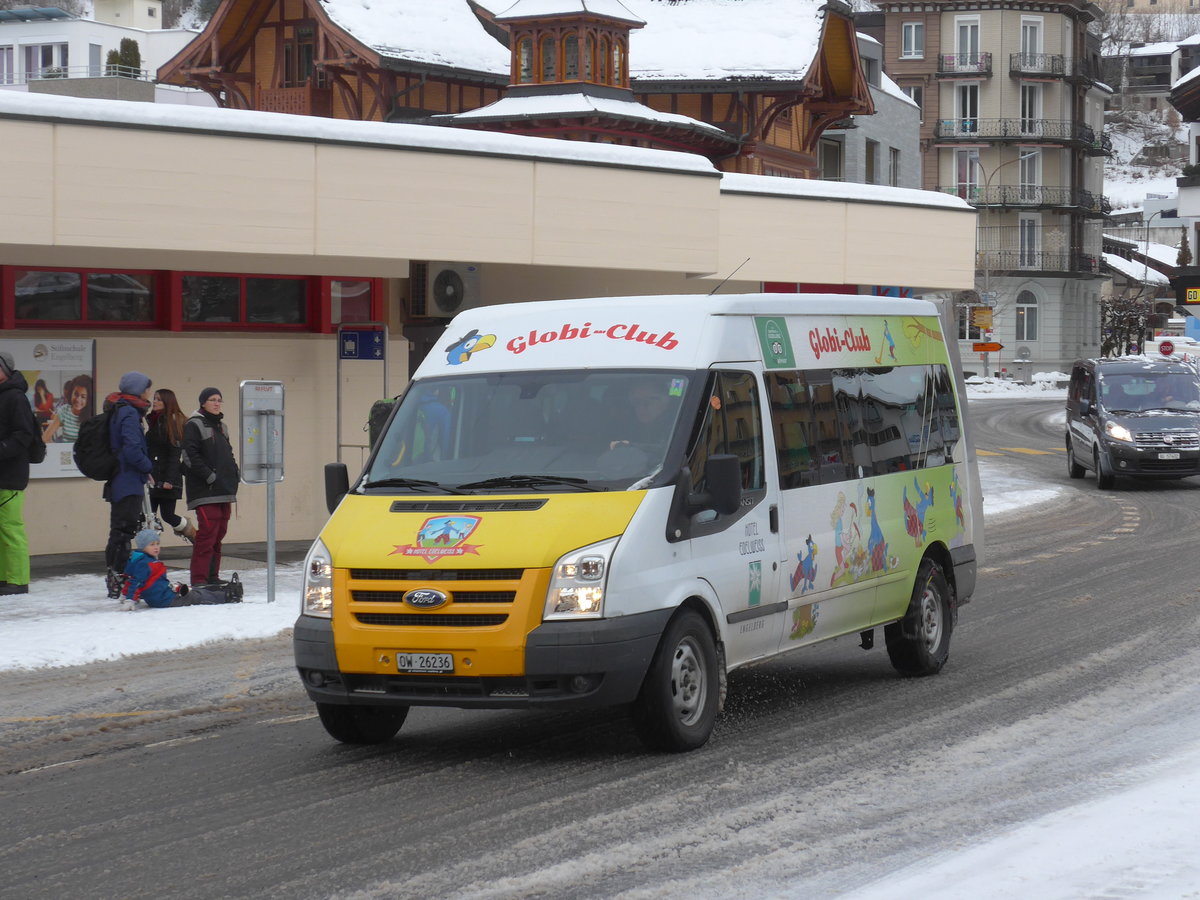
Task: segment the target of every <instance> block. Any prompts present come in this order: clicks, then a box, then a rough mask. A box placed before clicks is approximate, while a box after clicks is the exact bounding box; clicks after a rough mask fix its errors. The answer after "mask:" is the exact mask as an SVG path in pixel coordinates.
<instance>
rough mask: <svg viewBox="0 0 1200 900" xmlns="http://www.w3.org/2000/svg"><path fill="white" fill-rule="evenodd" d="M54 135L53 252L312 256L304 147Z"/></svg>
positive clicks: (123, 134) (63, 131)
mask: <svg viewBox="0 0 1200 900" xmlns="http://www.w3.org/2000/svg"><path fill="white" fill-rule="evenodd" d="M55 135H56V140H55V148H54V152H55V179H56V185H55V192H54V196H55V226H56V227H55V240H56V242H58V243H62V244H67V245H77V246H92V247H127V246H135V247H138V246H141V247H156V248H160V249H188V250H193V251H209V252H213V251H218V252H237V251H239V250H244V251H251V252H255V253H264V252H266V253H294V254H311V253H312V252H313V224H314V204H313V192H312V172H313V154H314V147H313V145H311V144H305V143H300V142H284V141H264V140H252V139H229V138H221V137H215V136H207V135H191V134H181V133H171V132H156V131H142V132H131V131H127V130H124V129H115V128H88V127H79V126H71V125H59V126H57V127H56V128H55ZM135 137H136V150H135V144H134V143H133V142H132V141H131V139H132V138H135ZM131 160H136V164H131Z"/></svg>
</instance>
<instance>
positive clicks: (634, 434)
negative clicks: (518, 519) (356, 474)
mask: <svg viewBox="0 0 1200 900" xmlns="http://www.w3.org/2000/svg"><path fill="white" fill-rule="evenodd" d="M694 381H695V375H694V373H685V372H669V371H661V370H629V369H621V370H603V369H600V370H549V371H521V372H508V373H492V374H483V375H467V376H456V377H449V378H431V379H426V380H423V381H418V382H416V383H414V384H413V385H412V386H411V387H410V389H409V390H408V392H407V393H406V394H405V395H404V398H403V400H402V401H401V404H400V408H399V409H398V410H397V411H396V414H395V417H394V418H393V419H392V422H391V424H390V425H389V427H388V429H387V431H386V432H385V433H384V434H383V436H382V437H381V438H380V443H379V448H378V451H377V452H376V454H375V456H374V458H373V459H372V461H371V464H370V467H369V469H368V471H367V473H366V477H365V478H364V479H363V481H362V482H361V483H360V485H359V487H358V490H360V491H371V490H372V489H379V490H388V491H394V490H411V491H413V492H417V493H438V492H444V493H477V492H488V491H494V492H500V493H503V492H506V491H509V492H511V491H528V490H534V491H538V492H541V493H545V492H570V491H586V490H624V489H628V488H630V487H634V486H638V485H640V484H641V483H643V482H645V481H646V480H647V479H648V478H650V477H652V476H653V475H655V474H656V473H658V472H660V471H661V470H662V468H663V464H664V459H665V457H666V453H667V448H668V447H669V446H670V444H671V442H672V438H673V437H674V435H675V433H676V430H677V422H678V420H679V417H680V415H681V410H682V408H683V401H684V397H685V395H686V394H687V390H688V386H689V384H691V383H693V382H694Z"/></svg>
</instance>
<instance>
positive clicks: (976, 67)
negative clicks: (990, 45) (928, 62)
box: [937, 53, 992, 75]
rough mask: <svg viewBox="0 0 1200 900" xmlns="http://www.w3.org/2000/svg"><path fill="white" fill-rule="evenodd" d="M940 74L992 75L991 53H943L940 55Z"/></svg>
mask: <svg viewBox="0 0 1200 900" xmlns="http://www.w3.org/2000/svg"><path fill="white" fill-rule="evenodd" d="M937 73H938V74H939V75H991V74H992V54H990V53H943V54H941V55H940V56H938V68H937Z"/></svg>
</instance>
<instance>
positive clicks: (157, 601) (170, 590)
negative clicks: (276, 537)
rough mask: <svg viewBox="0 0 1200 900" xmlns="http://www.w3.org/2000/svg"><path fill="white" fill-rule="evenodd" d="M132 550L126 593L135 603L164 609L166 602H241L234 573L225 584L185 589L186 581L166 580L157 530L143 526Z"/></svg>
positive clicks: (206, 603)
mask: <svg viewBox="0 0 1200 900" xmlns="http://www.w3.org/2000/svg"><path fill="white" fill-rule="evenodd" d="M133 546H134V551H133V553H131V554H130V556H129V562H128V563H127V564H126V566H125V596H126V597H127V598H128V599H130V600H132V601H133V602H134V603H136V602H137V601H138V600H143V601H145V603H146V605H147V606H150V607H153V608H155V609H165V608H166V607H168V606H201V605H203V606H208V605H210V604H214V603H241V602H242V585H241V583H240V582H239V581H238V577H237V574H236V573H235V574H234V576H233V578H232V579H231V580H230V581H229V583H227V584H223V585H208V586H206V587H198V588H192V589H191V590H188V586H187V585H186V584H172V583H171V582H169V581H167V566H166V564H165V563H161V562H159V561H158V554H159V551H160V550H161V549H162V545H161V544H160V542H159V537H158V532H157V531H155V530H154V529H152V528H144V529H142V530H141V531H139V532H138V533H137V535H136V536H135V537H134V539H133Z"/></svg>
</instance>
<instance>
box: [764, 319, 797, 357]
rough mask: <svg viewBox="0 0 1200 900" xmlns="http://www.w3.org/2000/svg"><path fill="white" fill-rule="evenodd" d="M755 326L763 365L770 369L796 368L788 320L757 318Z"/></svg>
mask: <svg viewBox="0 0 1200 900" xmlns="http://www.w3.org/2000/svg"><path fill="white" fill-rule="evenodd" d="M754 325H755V327H756V328H757V329H758V343H759V344H760V345H761V346H762V358H763V365H764V366H766V367H767V368H768V369H794V368H796V357H795V354H793V353H792V339H791V338H790V337H788V330H787V320H786V319H784V318H783V317H782V316H780V317H779V318H777V319H776V318H770V319H768V318H760V317H756V318H755V319H754Z"/></svg>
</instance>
